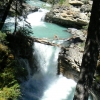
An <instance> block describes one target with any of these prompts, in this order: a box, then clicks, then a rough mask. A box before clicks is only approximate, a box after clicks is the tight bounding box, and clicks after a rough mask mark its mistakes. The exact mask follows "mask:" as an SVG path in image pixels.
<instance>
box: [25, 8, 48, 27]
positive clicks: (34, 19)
mask: <svg viewBox="0 0 100 100" xmlns="http://www.w3.org/2000/svg"><path fill="white" fill-rule="evenodd" d="M47 12H48V10H45V9H41V8H40V9H39V10H38V11H37V12H34V13H31V14H29V15H28V16H27V22H29V23H30V24H31V26H40V25H44V22H43V20H44V17H45V14H46V13H47Z"/></svg>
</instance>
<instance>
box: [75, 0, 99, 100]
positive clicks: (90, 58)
mask: <svg viewBox="0 0 100 100" xmlns="http://www.w3.org/2000/svg"><path fill="white" fill-rule="evenodd" d="M99 38H100V0H93V5H92V10H91V17H90V23H89V27H88V35H87V39H86V43H85V50H84V54H83V59H82V64H81V69H80V70H81V71H80V78H79V81H78V83H77V86H76V91H75V95H74V98H73V100H88V95H89V89H90V88H91V85H92V81H93V76H94V72H95V69H96V65H97V60H98V55H99V52H98V43H99V41H98V40H99Z"/></svg>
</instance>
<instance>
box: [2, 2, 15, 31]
mask: <svg viewBox="0 0 100 100" xmlns="http://www.w3.org/2000/svg"><path fill="white" fill-rule="evenodd" d="M12 2H13V0H9V2H8V5H7V7H6V10H5V12H4V14H3V17H2V20H1V23H0V30H1V29H2V27H3V25H4V22H5V20H6V18H7V15H8V12H9V10H10V7H11V4H12Z"/></svg>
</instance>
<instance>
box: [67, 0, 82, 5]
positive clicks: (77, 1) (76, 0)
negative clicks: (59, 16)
mask: <svg viewBox="0 0 100 100" xmlns="http://www.w3.org/2000/svg"><path fill="white" fill-rule="evenodd" d="M69 4H71V5H83V2H81V1H80V0H69Z"/></svg>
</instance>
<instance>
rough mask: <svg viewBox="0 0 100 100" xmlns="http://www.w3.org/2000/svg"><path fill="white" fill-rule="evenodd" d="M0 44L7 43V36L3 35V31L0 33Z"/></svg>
mask: <svg viewBox="0 0 100 100" xmlns="http://www.w3.org/2000/svg"><path fill="white" fill-rule="evenodd" d="M0 42H1V43H7V41H6V34H5V33H2V32H1V31H0Z"/></svg>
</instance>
